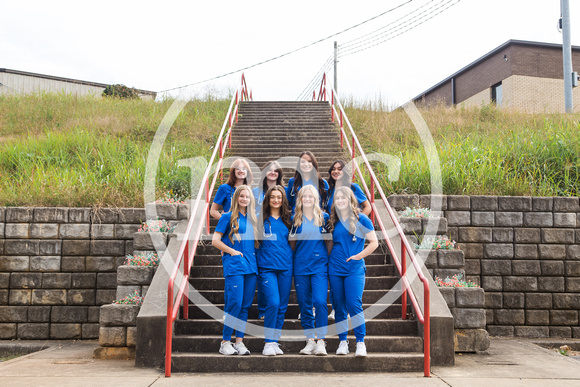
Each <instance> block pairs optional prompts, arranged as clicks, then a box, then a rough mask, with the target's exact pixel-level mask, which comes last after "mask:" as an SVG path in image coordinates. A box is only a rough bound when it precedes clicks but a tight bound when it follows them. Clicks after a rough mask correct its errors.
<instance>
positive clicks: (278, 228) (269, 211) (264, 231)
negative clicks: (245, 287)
mask: <svg viewBox="0 0 580 387" xmlns="http://www.w3.org/2000/svg"><path fill="white" fill-rule="evenodd" d="M258 225H259V231H258V237H259V238H260V239H261V241H260V247H259V249H258V270H259V272H260V283H261V284H260V286H261V289H262V292H263V297H264V301H265V306H266V309H265V315H264V336H265V341H266V344H265V345H264V350H263V351H262V354H263V355H265V356H275V355H282V354H283V353H284V352H282V350H281V349H280V346H279V344H278V340H279V339H280V336H281V335H282V325H284V317H285V315H286V310H287V309H288V299H289V298H290V290H291V288H292V249H291V248H290V245H289V244H288V233H289V229H290V225H291V224H290V209H289V208H288V201H287V199H286V193H285V191H284V187H282V186H281V185H277V186H275V187H273V188H270V189H269V190H268V191H267V192H266V196H265V197H264V203H263V207H262V213H261V214H260V220H259V221H258Z"/></svg>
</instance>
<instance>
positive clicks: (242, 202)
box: [238, 189, 250, 208]
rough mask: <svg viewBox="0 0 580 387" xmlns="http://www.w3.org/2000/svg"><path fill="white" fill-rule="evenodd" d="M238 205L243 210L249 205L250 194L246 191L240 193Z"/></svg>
mask: <svg viewBox="0 0 580 387" xmlns="http://www.w3.org/2000/svg"><path fill="white" fill-rule="evenodd" d="M238 205H239V206H240V207H243V208H246V207H248V206H249V205H250V193H249V192H248V190H247V189H245V190H243V191H242V192H240V196H239V197H238Z"/></svg>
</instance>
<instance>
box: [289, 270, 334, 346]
mask: <svg viewBox="0 0 580 387" xmlns="http://www.w3.org/2000/svg"><path fill="white" fill-rule="evenodd" d="M294 287H295V288H296V296H297V297H298V306H299V307H300V322H301V323H302V328H303V329H304V334H305V335H306V338H307V339H314V338H315V336H316V337H318V339H324V337H325V336H326V331H327V326H328V304H327V301H326V300H327V298H328V293H327V291H328V274H327V273H326V272H324V273H318V274H311V275H296V274H295V275H294ZM312 306H314V307H315V308H316V318H315V317H314V316H313V315H312ZM315 322H316V329H315V328H314V323H315Z"/></svg>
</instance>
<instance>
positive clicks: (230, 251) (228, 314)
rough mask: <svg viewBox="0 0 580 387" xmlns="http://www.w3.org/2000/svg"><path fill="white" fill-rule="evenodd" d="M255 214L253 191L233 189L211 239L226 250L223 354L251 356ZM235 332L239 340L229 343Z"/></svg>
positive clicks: (244, 186) (224, 256)
mask: <svg viewBox="0 0 580 387" xmlns="http://www.w3.org/2000/svg"><path fill="white" fill-rule="evenodd" d="M256 224H257V220H256V213H255V210H254V197H253V195H252V190H251V189H250V187H248V186H246V185H241V186H239V187H238V188H237V189H236V191H235V192H234V195H233V199H232V208H231V211H230V212H225V213H223V214H222V215H221V217H220V219H219V221H218V224H217V226H216V228H215V232H214V234H213V238H212V245H213V246H214V247H216V248H217V249H219V250H221V251H222V252H223V255H222V264H223V271H224V278H225V287H224V300H226V299H227V302H226V303H225V308H224V309H225V310H224V312H225V322H224V329H223V337H222V342H221V345H220V350H219V352H220V353H221V354H224V355H249V354H250V351H249V350H248V349H247V348H246V346H245V345H244V343H243V342H242V341H243V339H244V330H245V328H246V322H247V321H248V310H249V309H250V306H252V301H253V300H254V293H255V291H256V280H257V275H258V264H257V259H256V247H257V241H256V236H255V232H254V230H255V229H256ZM234 330H235V331H236V343H235V344H234V345H232V343H231V342H230V340H231V338H232V333H233V331H234Z"/></svg>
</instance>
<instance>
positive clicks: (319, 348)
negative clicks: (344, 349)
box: [314, 339, 328, 356]
mask: <svg viewBox="0 0 580 387" xmlns="http://www.w3.org/2000/svg"><path fill="white" fill-rule="evenodd" d="M314 354H315V355H316V356H326V355H328V354H327V353H326V343H325V342H324V340H322V339H319V340H318V341H317V342H316V348H314Z"/></svg>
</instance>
